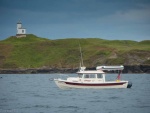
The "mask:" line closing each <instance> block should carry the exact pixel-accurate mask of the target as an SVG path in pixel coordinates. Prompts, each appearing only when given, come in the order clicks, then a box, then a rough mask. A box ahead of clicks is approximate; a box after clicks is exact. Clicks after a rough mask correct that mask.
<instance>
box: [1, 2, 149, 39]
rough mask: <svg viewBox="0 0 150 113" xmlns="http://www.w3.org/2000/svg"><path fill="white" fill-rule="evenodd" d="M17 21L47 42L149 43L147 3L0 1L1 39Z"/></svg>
mask: <svg viewBox="0 0 150 113" xmlns="http://www.w3.org/2000/svg"><path fill="white" fill-rule="evenodd" d="M19 19H21V22H22V24H23V27H25V28H26V29H27V33H28V34H35V35H37V36H40V37H45V38H49V39H60V38H103V39H109V40H115V39H117V40H135V41H141V40H150V0H0V40H3V39H5V38H7V37H9V36H13V35H15V34H16V23H17V22H18V21H19Z"/></svg>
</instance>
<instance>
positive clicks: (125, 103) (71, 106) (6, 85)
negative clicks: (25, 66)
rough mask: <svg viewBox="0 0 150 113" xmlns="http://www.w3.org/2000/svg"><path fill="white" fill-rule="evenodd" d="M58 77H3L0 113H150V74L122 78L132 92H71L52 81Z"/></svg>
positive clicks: (106, 90) (0, 79)
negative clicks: (127, 81)
mask: <svg viewBox="0 0 150 113" xmlns="http://www.w3.org/2000/svg"><path fill="white" fill-rule="evenodd" d="M58 75H59V74H1V75H0V113H150V74H123V75H122V79H123V80H129V81H132V84H133V86H132V88H130V89H71V90H62V89H59V88H58V87H57V86H56V85H55V83H54V81H51V78H55V77H57V76H58ZM73 75H75V74H70V76H73ZM116 76H117V75H116V74H108V75H107V76H106V79H107V80H108V79H109V80H113V79H114V80H115V79H116Z"/></svg>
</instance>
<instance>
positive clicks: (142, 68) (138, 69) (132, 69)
mask: <svg viewBox="0 0 150 113" xmlns="http://www.w3.org/2000/svg"><path fill="white" fill-rule="evenodd" d="M93 69H94V70H95V69H96V68H95V67H90V68H87V70H93ZM77 71H78V68H74V69H72V68H33V69H0V74H38V73H45V74H46V73H47V74H48V73H76V72H77ZM117 72H118V71H109V72H108V73H117ZM122 73H150V65H132V66H131V65H125V66H124V70H123V71H122Z"/></svg>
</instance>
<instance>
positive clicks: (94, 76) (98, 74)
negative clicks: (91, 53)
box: [54, 65, 132, 89]
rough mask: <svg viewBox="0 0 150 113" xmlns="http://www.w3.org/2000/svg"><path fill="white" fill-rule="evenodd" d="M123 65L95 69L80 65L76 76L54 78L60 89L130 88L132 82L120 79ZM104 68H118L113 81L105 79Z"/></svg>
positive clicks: (108, 69)
mask: <svg viewBox="0 0 150 113" xmlns="http://www.w3.org/2000/svg"><path fill="white" fill-rule="evenodd" d="M123 69H124V66H122V65H121V66H97V67H96V70H86V67H80V70H79V71H78V72H77V77H68V78H67V79H61V78H57V79H54V81H55V83H56V85H57V86H58V87H59V88H61V89H68V88H84V89H86V88H94V89H105V88H131V86H132V83H131V82H129V81H125V80H120V74H121V72H122V70H123ZM104 70H107V71H110V70H118V71H119V73H118V76H117V79H116V80H114V81H107V80H106V79H105V76H106V73H105V72H104Z"/></svg>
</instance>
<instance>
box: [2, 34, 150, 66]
mask: <svg viewBox="0 0 150 113" xmlns="http://www.w3.org/2000/svg"><path fill="white" fill-rule="evenodd" d="M79 43H80V45H81V47H82V52H83V59H84V64H85V66H87V67H93V66H97V65H125V64H126V65H139V64H148V65H150V40H146V41H141V42H136V41H130V40H112V41H110V40H103V39H98V38H87V39H85V38H84V39H78V38H72V39H71V38H70V39H59V40H48V39H45V38H40V37H37V36H35V35H32V34H30V35H27V37H25V38H16V37H9V38H7V39H6V40H3V41H0V68H41V67H58V68H66V67H69V68H76V67H78V66H79V62H80V52H79Z"/></svg>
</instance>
